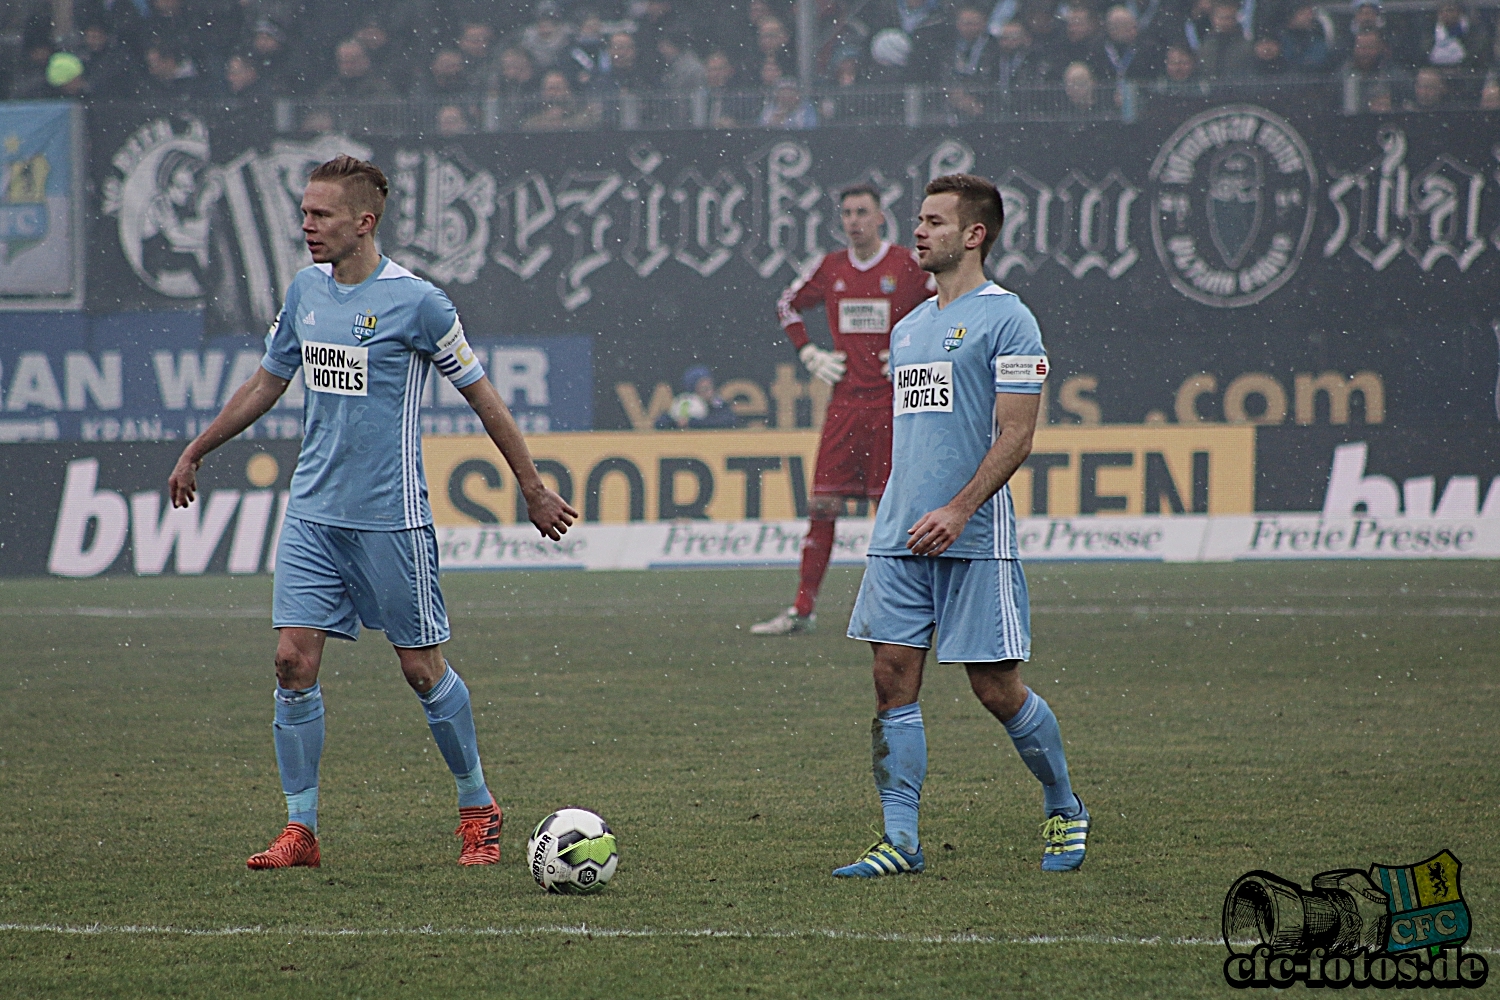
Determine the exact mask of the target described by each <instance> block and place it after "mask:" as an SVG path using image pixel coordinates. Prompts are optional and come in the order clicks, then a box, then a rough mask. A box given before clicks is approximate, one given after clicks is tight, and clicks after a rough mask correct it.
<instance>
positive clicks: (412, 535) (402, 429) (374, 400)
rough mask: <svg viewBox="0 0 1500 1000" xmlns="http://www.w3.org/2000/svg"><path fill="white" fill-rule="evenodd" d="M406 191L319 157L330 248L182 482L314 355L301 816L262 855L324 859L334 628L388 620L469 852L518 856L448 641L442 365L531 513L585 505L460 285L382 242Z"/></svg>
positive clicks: (256, 864)
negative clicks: (323, 677) (431, 418)
mask: <svg viewBox="0 0 1500 1000" xmlns="http://www.w3.org/2000/svg"><path fill="white" fill-rule="evenodd" d="M388 191H389V187H388V185H387V182H386V179H385V175H384V174H383V173H381V171H380V169H379V168H378V167H376V166H374V165H373V164H371V163H366V162H365V161H363V160H357V159H354V158H353V157H349V156H339V157H336V158H335V159H332V160H330V161H328V162H327V163H324V164H322V165H321V166H319V167H318V168H317V169H316V170H314V171H313V172H312V176H311V178H310V179H309V181H308V184H307V189H306V191H305V193H304V194H303V196H302V232H303V235H304V236H305V237H306V240H307V248H308V250H309V251H311V253H312V259H313V262H314V263H313V266H312V267H308V268H304V269H303V270H302V271H300V272H298V274H297V276H296V277H295V278H294V279H293V280H292V286H291V288H289V289H288V290H287V296H286V303H285V305H283V307H282V310H281V315H280V316H279V317H278V318H277V320H276V324H275V325H274V326H273V327H272V328H271V332H270V333H269V334H268V335H267V337H266V355H265V358H264V359H263V360H262V361H261V367H260V369H259V370H258V371H256V373H255V375H254V376H252V377H251V378H250V379H249V381H247V382H246V383H245V384H244V385H243V386H241V387H240V388H239V390H238V391H237V392H236V393H235V394H234V396H233V397H232V398H231V399H230V400H229V402H228V403H226V404H225V405H224V409H223V410H222V411H221V412H220V413H219V415H218V416H217V417H216V418H214V421H213V423H211V424H210V425H209V426H208V427H207V428H206V429H205V430H204V431H203V433H202V434H200V435H198V437H197V438H196V439H195V440H194V441H193V442H192V443H191V444H189V445H188V446H187V447H186V448H185V449H183V452H182V456H181V457H180V458H179V459H178V461H177V466H176V468H175V469H173V470H172V476H171V479H170V480H169V482H168V486H169V489H170V491H171V495H172V503H173V505H174V506H177V507H186V506H187V505H188V504H190V503H191V502H192V500H193V496H194V493H195V491H196V489H197V476H196V473H197V469H198V467H199V466H200V465H201V464H202V462H203V458H204V456H206V455H207V454H208V453H209V452H211V451H212V450H213V449H215V448H217V447H218V446H219V445H221V444H223V443H224V442H225V441H228V440H229V439H230V438H232V437H234V436H235V435H237V434H239V433H240V432H241V431H243V430H245V429H246V428H247V427H249V426H250V425H251V424H253V423H254V422H255V421H256V420H257V419H259V418H260V417H261V416H262V415H263V414H264V413H265V412H266V411H267V410H269V409H270V408H271V407H272V406H274V405H275V403H276V401H277V400H278V399H279V398H280V397H281V394H282V393H283V392H285V391H286V387H287V385H288V384H289V383H290V382H291V380H292V378H293V377H294V376H295V375H296V374H297V373H298V372H299V371H300V372H301V373H302V377H303V384H304V387H305V389H306V396H305V400H306V403H305V411H304V416H305V426H304V432H303V438H302V453H301V455H300V456H299V458H298V460H297V471H296V473H295V474H294V475H293V477H292V491H291V492H292V497H291V502H290V503H289V504H288V506H287V510H286V522H285V525H284V527H283V528H282V531H281V537H280V541H279V543H278V545H277V548H276V584H275V596H274V599H273V602H272V603H273V608H272V625H273V626H274V627H275V628H276V629H277V630H278V633H279V638H278V640H277V644H276V684H277V687H276V699H275V702H276V714H275V725H274V728H273V733H274V737H275V746H276V764H277V766H278V768H279V769H280V771H281V786H282V791H283V792H284V793H285V795H286V803H287V814H288V816H287V826H286V828H285V829H284V830H283V831H282V832H281V834H280V835H279V836H278V837H277V838H276V839H275V840H274V841H272V843H271V846H270V847H269V848H267V849H266V850H265V851H262V852H261V853H259V854H256V855H253V856H252V857H251V858H250V859H249V861H248V865H249V867H251V868H287V867H292V866H295V865H308V866H312V867H317V866H318V864H319V863H320V861H321V854H320V851H319V848H318V839H317V829H318V763H319V759H320V758H321V756H322V753H323V694H322V690H321V688H320V687H319V685H318V668H319V666H320V664H321V662H322V657H323V644H324V642H325V640H326V639H327V637H328V636H329V635H335V636H338V637H340V638H343V639H354V638H355V637H357V636H358V635H359V629H360V625H361V623H363V624H364V625H365V626H366V627H367V628H376V629H381V630H383V631H384V632H385V636H386V638H387V639H388V640H390V642H391V644H392V645H393V646H394V647H395V649H396V656H397V658H398V659H399V660H400V663H401V672H402V673H403V674H404V675H405V677H406V680H407V683H409V684H410V685H411V687H412V689H413V690H414V691H415V692H416V693H417V698H418V699H419V700H420V701H421V704H422V708H423V710H424V711H425V712H426V715H427V722H428V725H429V727H430V728H431V730H432V736H433V739H434V740H435V741H436V742H437V745H438V749H439V750H440V751H441V752H442V755H443V760H444V761H445V762H446V763H447V764H448V767H449V769H450V770H451V771H452V772H453V777H454V781H455V783H456V784H457V787H458V807H459V808H458V812H459V826H458V830H457V831H455V832H456V833H457V835H458V836H459V837H460V838H461V839H462V842H463V845H462V847H461V849H460V853H459V858H458V860H459V863H460V864H463V865H486V864H494V863H496V862H498V861H499V860H500V827H501V822H502V818H503V817H502V814H501V811H500V807H499V806H498V805H496V803H495V800H494V797H493V796H492V795H491V794H490V790H489V787H488V786H487V785H486V784H485V778H484V769H483V767H482V766H481V765H480V761H479V747H478V743H477V740H476V738H475V734H474V715H473V712H472V710H471V709H470V706H469V690H468V688H467V687H466V686H465V685H464V682H463V680H462V678H460V677H459V676H458V674H457V673H456V672H455V671H454V670H453V668H452V667H450V666H449V665H448V662H447V660H445V659H444V658H443V651H442V644H443V643H444V642H446V641H447V640H448V637H449V630H448V616H447V612H446V610H445V609H444V605H443V595H442V592H441V591H440V590H439V589H438V559H437V556H438V551H437V536H436V533H435V532H434V531H433V527H432V511H431V509H430V508H429V506H428V503H427V481H426V477H425V475H424V474H423V470H422V438H421V427H420V423H419V420H418V417H419V411H420V407H421V399H422V389H423V386H424V384H425V382H426V379H427V376H428V369H429V368H430V367H432V366H434V365H435V366H436V367H437V369H438V371H439V372H441V373H442V374H443V375H445V376H446V377H447V378H448V379H449V380H450V381H451V382H452V383H453V385H454V387H455V388H456V389H458V391H459V392H460V393H462V394H463V396H464V398H465V399H466V400H468V402H469V405H470V406H472V407H473V408H474V412H475V413H477V414H478V415H479V418H480V420H481V422H482V423H483V424H484V428H485V430H486V432H488V434H489V436H490V438H491V440H493V441H494V442H495V445H496V446H497V447H498V448H499V449H500V452H501V454H502V455H504V456H505V460H506V462H507V463H509V465H510V468H511V470H512V472H513V473H514V474H515V476H516V482H517V483H518V484H519V486H520V489H521V492H522V494H523V495H524V496H525V498H526V503H527V510H528V513H529V516H530V518H531V522H532V523H533V524H535V525H536V527H537V529H538V530H539V531H541V532H542V534H543V535H546V536H547V537H549V538H552V539H554V540H555V539H557V538H559V537H561V534H562V533H563V532H565V531H567V530H568V526H569V525H570V524H572V523H573V520H574V519H575V518H577V516H578V513H577V511H575V510H573V508H572V507H570V506H569V505H568V504H567V503H565V502H564V501H563V500H562V498H561V497H559V496H558V495H557V494H556V493H554V492H552V491H551V490H549V489H547V488H546V486H545V485H544V484H543V482H542V480H541V477H540V476H538V475H537V471H536V466H535V465H534V464H533V463H532V460H531V454H530V452H529V451H528V450H527V447H526V441H525V439H524V438H522V436H521V432H520V431H519V430H518V429H517V427H516V424H515V421H514V420H513V419H512V418H511V415H510V412H509V411H508V410H507V409H506V407H505V403H504V402H503V401H502V400H501V399H500V395H499V393H498V392H496V390H495V387H494V386H493V385H492V384H491V382H490V380H489V379H488V378H487V377H486V376H485V374H484V369H483V367H481V365H480V364H479V360H478V358H476V357H475V356H474V352H473V351H472V350H470V348H469V344H468V341H467V340H466V339H465V336H464V329H463V324H462V323H460V322H459V320H458V314H457V313H456V312H455V311H454V309H453V304H452V303H451V302H449V301H448V297H447V296H446V295H444V294H443V292H442V291H441V290H440V289H438V288H437V287H435V286H434V285H432V284H431V283H429V282H427V281H423V280H422V279H421V278H418V277H417V276H416V275H414V274H412V273H411V272H410V271H408V270H406V269H405V268H403V267H401V266H399V265H397V264H396V263H394V262H393V261H391V260H388V259H387V258H385V257H383V256H381V254H380V252H379V251H378V250H376V248H375V227H376V226H377V225H378V224H379V223H380V216H381V213H382V212H384V210H385V199H386V194H387V193H388Z"/></svg>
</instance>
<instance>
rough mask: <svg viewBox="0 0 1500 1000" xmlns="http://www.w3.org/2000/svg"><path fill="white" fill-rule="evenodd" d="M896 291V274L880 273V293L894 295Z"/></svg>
mask: <svg viewBox="0 0 1500 1000" xmlns="http://www.w3.org/2000/svg"><path fill="white" fill-rule="evenodd" d="M895 292H896V276H895V275H894V274H882V275H881V276H880V294H881V295H894V294H895Z"/></svg>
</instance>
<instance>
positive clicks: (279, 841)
mask: <svg viewBox="0 0 1500 1000" xmlns="http://www.w3.org/2000/svg"><path fill="white" fill-rule="evenodd" d="M321 861H322V857H321V855H320V854H319V853H318V837H317V835H316V834H314V833H313V832H312V830H310V829H309V828H307V827H305V826H303V825H302V824H301V823H288V824H287V825H286V829H285V830H282V831H281V833H280V834H278V835H277V837H276V839H275V840H273V841H271V846H270V847H268V848H266V849H265V850H264V851H261V852H260V853H259V854H252V855H250V858H249V860H247V861H246V862H245V865H246V867H249V868H257V869H259V868H295V867H297V866H299V865H306V866H307V867H308V868H316V867H318V865H319V863H320V862H321Z"/></svg>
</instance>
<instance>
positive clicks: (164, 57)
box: [137, 38, 205, 104]
mask: <svg viewBox="0 0 1500 1000" xmlns="http://www.w3.org/2000/svg"><path fill="white" fill-rule="evenodd" d="M202 83H203V82H202V80H201V79H200V77H199V75H198V67H197V66H195V65H194V64H193V60H192V59H190V58H188V56H187V55H186V54H185V53H184V52H183V51H182V48H181V47H180V46H179V45H178V43H177V42H176V41H175V40H173V39H169V38H158V39H156V40H154V41H153V42H151V44H149V45H148V46H146V79H144V80H143V81H141V88H140V90H139V91H138V94H137V96H139V98H140V99H141V100H143V101H145V102H147V103H168V104H170V103H174V102H181V101H194V100H198V99H199V98H202V97H203V96H205V95H204V93H203V85H202Z"/></svg>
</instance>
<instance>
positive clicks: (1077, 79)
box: [1063, 62, 1098, 114]
mask: <svg viewBox="0 0 1500 1000" xmlns="http://www.w3.org/2000/svg"><path fill="white" fill-rule="evenodd" d="M1097 90H1098V82H1097V81H1096V80H1095V79H1094V71H1093V70H1092V69H1090V68H1089V64H1088V63H1086V62H1074V63H1069V64H1068V68H1067V69H1065V70H1063V93H1064V94H1065V95H1066V96H1067V98H1068V106H1069V108H1070V109H1071V110H1073V111H1075V112H1083V113H1085V114H1087V113H1091V112H1093V110H1094V107H1095V105H1096V104H1097V103H1098V95H1097V93H1096V91H1097Z"/></svg>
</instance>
